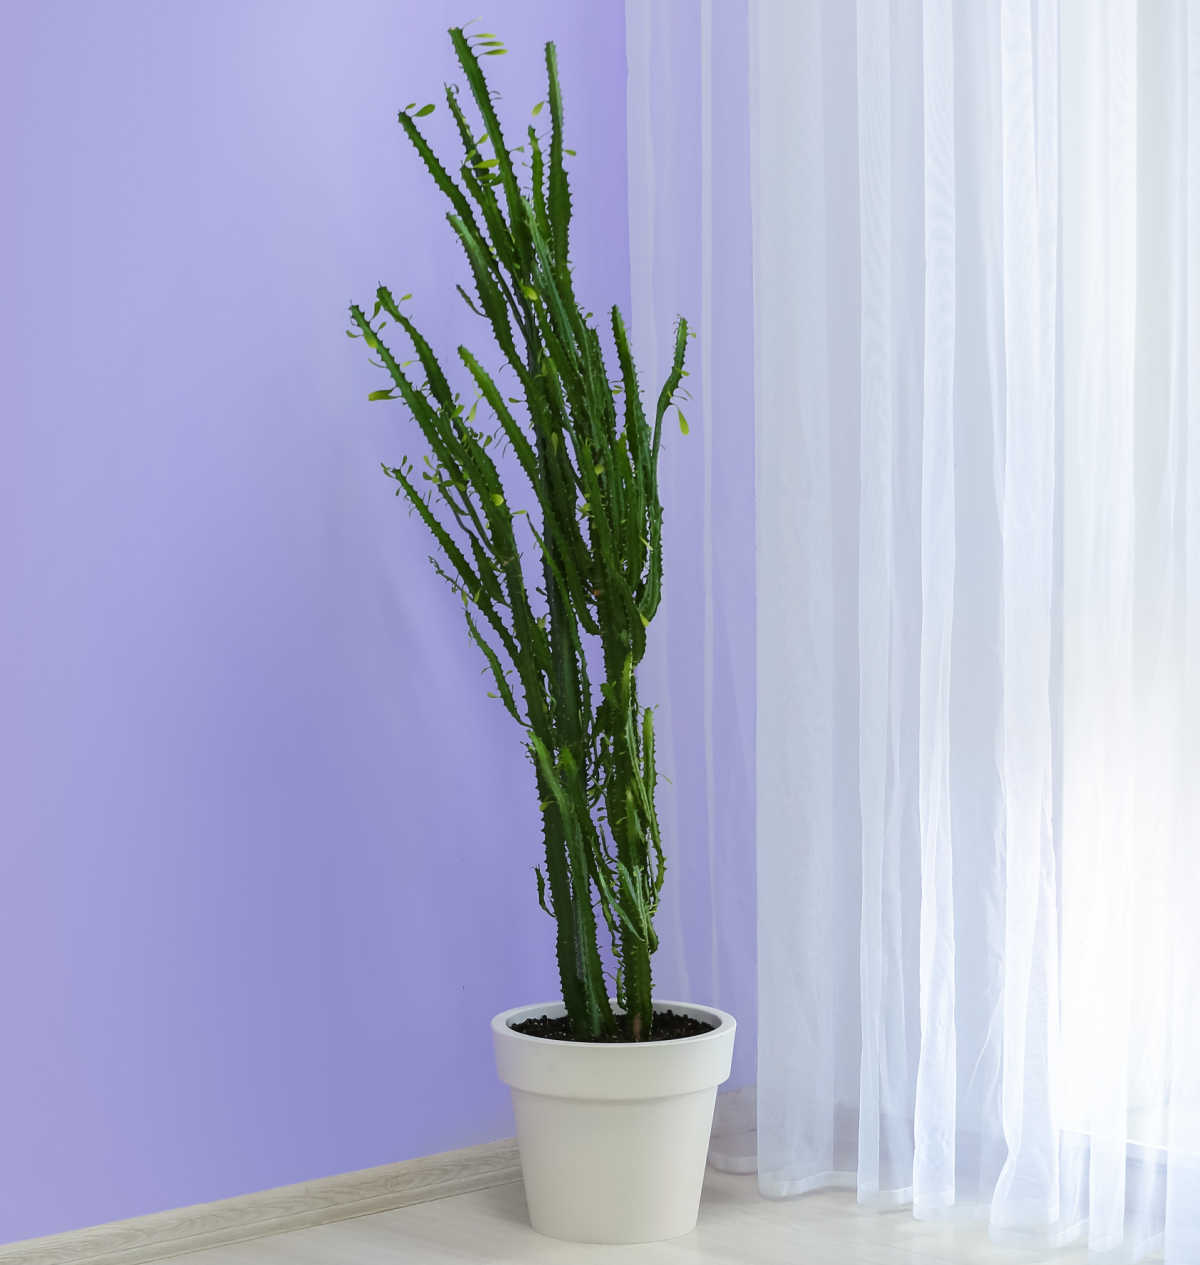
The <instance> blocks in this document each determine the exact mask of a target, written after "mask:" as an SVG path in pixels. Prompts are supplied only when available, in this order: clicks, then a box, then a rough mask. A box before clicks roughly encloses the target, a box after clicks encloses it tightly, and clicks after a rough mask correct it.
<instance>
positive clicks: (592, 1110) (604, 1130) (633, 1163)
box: [492, 1001, 736, 1243]
mask: <svg viewBox="0 0 1200 1265" xmlns="http://www.w3.org/2000/svg"><path fill="white" fill-rule="evenodd" d="M654 1009H655V1010H674V1011H676V1012H678V1013H682V1014H687V1015H693V1016H695V1017H696V1018H697V1019H702V1020H704V1021H706V1022H708V1023H711V1024H714V1025H715V1026H714V1028H713V1030H712V1031H711V1032H705V1033H702V1034H700V1035H699V1036H694V1037H683V1038H681V1039H679V1040H676V1041H646V1042H615V1043H604V1044H589V1043H586V1042H573V1041H552V1040H550V1039H548V1038H546V1037H530V1036H525V1035H524V1034H523V1033H520V1032H514V1031H513V1030H512V1028H511V1027H510V1025H511V1024H514V1023H520V1022H521V1020H523V1019H534V1018H537V1017H539V1016H541V1015H549V1016H551V1018H556V1017H558V1016H560V1015H562V1014H563V1013H564V1010H563V1005H562V1003H561V1002H550V1003H546V1004H545V1005H541V1006H518V1007H517V1008H516V1009H515V1010H506V1011H505V1012H504V1013H503V1014H500V1015H497V1016H496V1017H495V1018H494V1019H493V1020H492V1039H493V1042H494V1044H495V1048H496V1067H497V1070H498V1071H499V1073H500V1079H501V1080H502V1081H504V1083H505V1084H506V1085H508V1086H509V1087H510V1088H511V1090H512V1101H513V1114H514V1115H515V1116H516V1121H517V1142H518V1144H519V1146H520V1150H521V1171H522V1174H523V1176H524V1178H525V1198H526V1200H527V1202H528V1204H529V1220H530V1222H531V1223H532V1224H533V1228H534V1229H535V1230H537V1231H539V1232H540V1233H541V1234H547V1235H550V1236H551V1237H552V1238H556V1239H568V1240H570V1241H571V1242H574V1243H650V1242H654V1241H656V1240H658V1239H671V1238H675V1237H676V1235H680V1234H686V1233H687V1232H688V1231H689V1230H691V1229H692V1228H693V1227H694V1226H695V1224H696V1215H697V1212H698V1211H699V1207H700V1187H701V1184H702V1183H703V1181H704V1166H705V1162H706V1159H707V1156H708V1135H709V1133H710V1131H711V1129H712V1119H713V1107H714V1105H715V1103H716V1097H717V1086H718V1085H720V1084H721V1083H722V1082H723V1081H724V1080H726V1079H727V1078H728V1076H729V1065H730V1059H731V1058H732V1056H733V1034H734V1029H735V1027H736V1024H735V1023H734V1020H733V1017H732V1016H731V1015H727V1014H725V1012H724V1011H721V1010H715V1009H713V1007H711V1006H690V1005H687V1004H685V1003H681V1002H675V1001H655V1003H654Z"/></svg>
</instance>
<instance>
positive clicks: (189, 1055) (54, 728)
mask: <svg viewBox="0 0 1200 1265" xmlns="http://www.w3.org/2000/svg"><path fill="white" fill-rule="evenodd" d="M472 13H479V14H480V16H481V18H482V22H481V25H483V26H484V27H485V28H486V29H492V30H498V31H500V32H501V33H502V34H503V35H504V36H505V37H506V38H507V40H508V42H509V44H510V46H511V47H512V53H511V54H510V55H509V56H508V57H498V58H494V59H492V61H491V66H490V68H491V69H492V70H494V72H495V76H496V82H497V83H498V85H499V86H500V88H501V90H502V92H503V102H502V106H503V109H504V111H505V113H506V114H507V116H508V117H509V118H511V119H512V120H513V121H514V122H515V123H518V124H520V125H522V126H523V125H524V121H525V119H526V117H527V111H528V109H529V107H530V106H531V105H532V104H533V102H535V101H537V100H538V99H539V98H540V97H541V95H542V87H541V77H540V76H541V70H540V58H541V47H540V46H541V43H542V41H543V40H544V39H546V38H554V39H556V40H557V41H558V42H559V49H560V56H561V61H562V65H563V72H564V79H565V84H566V91H567V108H568V123H569V128H570V133H571V136H572V138H573V139H572V141H571V142H570V143H572V144H573V145H574V147H575V148H577V149H578V150H579V153H580V158H579V160H578V162H577V164H576V168H575V181H576V184H575V188H576V191H577V195H578V199H577V205H578V216H579V220H578V230H577V232H576V235H575V244H576V252H577V261H578V271H579V277H580V283H581V289H582V291H583V293H584V294H585V295H586V296H588V297H589V298H592V299H594V301H595V303H596V304H602V303H607V302H609V301H611V300H612V299H617V300H619V301H620V302H622V304H627V301H628V281H627V275H628V255H627V245H626V228H625V223H626V217H625V166H624V162H625V159H624V85H625V69H624V50H623V29H622V25H623V24H622V6H621V5H620V4H619V3H615V2H610V3H595V2H592V3H588V2H586V0H577V2H575V3H566V2H565V0H542V2H538V3H534V2H532V0H529V2H523V3H514V2H513V0H504V2H503V3H501V2H500V0H473V2H472V3H471V4H470V5H468V6H467V7H466V8H463V7H462V6H461V5H457V4H456V5H453V6H451V5H448V4H444V3H434V2H433V0H404V2H403V3H401V2H399V0H379V2H371V0H355V2H354V3H339V2H337V0H323V2H321V3H310V4H303V5H301V4H295V3H287V2H285V0H274V2H269V0H255V2H254V3H252V4H246V3H242V2H241V0H220V2H218V0H207V2H206V3H204V4H193V5H185V4H162V3H160V2H158V0H145V2H143V3H138V2H136V0H110V2H109V3H107V4H104V5H93V4H85V3H78V2H76V3H63V2H59V0H38V3H36V4H25V5H16V4H13V5H8V6H6V7H5V9H4V13H3V16H2V18H0V50H2V51H0V171H3V172H4V179H5V186H6V188H5V197H4V202H3V207H2V209H0V216H3V217H4V221H3V223H2V225H0V289H2V290H3V292H4V295H5V302H6V307H7V308H8V309H9V312H10V316H9V320H8V323H7V326H6V328H5V329H4V330H3V331H2V334H3V336H2V337H0V384H2V385H0V391H2V392H3V396H2V398H3V406H2V407H3V429H2V432H0V444H2V447H0V457H2V459H0V584H2V586H3V594H4V606H5V617H4V621H3V624H2V625H0V747H2V750H0V770H2V773H0V778H2V785H0V899H2V900H3V911H2V913H0V1015H3V1033H2V1035H0V1241H8V1240H12V1239H19V1238H24V1237H27V1236H33V1235H41V1234H48V1233H52V1232H55V1231H59V1230H65V1229H68V1228H71V1227H76V1226H82V1225H88V1224H93V1223H97V1222H103V1221H108V1220H111V1219H115V1218H122V1217H130V1216H135V1215H138V1214H141V1213H146V1212H150V1211H153V1210H156V1209H160V1208H165V1207H170V1206H175V1205H180V1204H187V1203H193V1202H197V1201H203V1200H211V1199H218V1198H222V1197H224V1196H228V1195H232V1194H236V1193H239V1192H243V1191H249V1190H255V1189H260V1188H263V1187H269V1186H274V1185H279V1184H282V1183H289V1182H295V1181H299V1180H303V1179H306V1178H313V1177H318V1176H321V1175H323V1174H328V1173H335V1172H342V1171H346V1170H351V1169H356V1168H361V1167H364V1166H366V1165H372V1164H381V1163H385V1162H388V1161H392V1160H399V1159H404V1158H406V1157H410V1156H415V1155H420V1154H424V1153H428V1152H432V1151H437V1150H441V1149H445V1148H448V1147H457V1146H463V1145H467V1144H471V1143H475V1142H480V1141H483V1140H485V1139H488V1138H494V1137H499V1136H503V1135H504V1134H506V1133H508V1132H509V1131H510V1129H511V1120H510V1116H509V1109H508V1105H507V1101H506V1098H505V1095H504V1093H503V1092H502V1091H501V1088H500V1086H499V1085H498V1084H497V1083H496V1082H495V1079H494V1073H493V1071H492V1067H491V1053H490V1048H489V1043H488V1035H487V1028H486V1020H487V1018H488V1016H489V1015H490V1014H491V1013H493V1012H494V1011H496V1010H498V1009H500V1008H501V1007H503V1006H507V1005H510V1004H516V1003H517V1002H521V1001H525V1000H529V999H531V998H538V997H549V996H551V995H553V994H554V992H555V979H554V973H553V967H552V952H551V924H550V922H549V920H547V919H545V918H543V917H541V916H535V914H534V913H533V912H532V901H533V877H532V873H531V870H530V867H531V866H532V864H533V863H534V861H535V859H536V854H537V848H538V845H537V838H538V836H537V822H536V817H535V804H534V801H533V796H532V793H531V788H530V785H529V782H530V777H529V770H528V768H527V766H526V764H525V762H524V760H523V758H522V756H521V753H520V750H519V746H518V742H517V735H516V733H515V732H514V729H513V727H512V725H511V723H510V722H509V721H508V719H507V718H506V716H505V715H504V714H503V712H502V710H501V709H500V708H499V706H498V705H496V704H495V703H493V702H492V701H491V700H489V699H487V698H486V697H485V686H484V683H483V681H482V679H481V677H480V664H479V661H478V658H477V655H476V654H475V653H474V652H473V651H472V649H471V648H470V647H469V645H468V643H467V640H466V636H465V632H464V630H463V626H462V619H461V614H460V612H459V611H458V610H457V609H456V605H455V603H454V601H453V600H452V599H451V598H450V597H449V595H448V594H447V592H446V591H445V590H444V589H443V587H442V586H441V584H440V582H439V581H437V579H436V578H435V577H434V576H433V575H432V574H431V573H430V571H429V568H428V566H427V564H426V561H425V556H426V554H427V552H428V549H427V546H426V542H425V540H424V538H423V536H422V533H421V531H420V530H419V526H418V524H416V523H415V522H412V521H410V520H409V519H408V517H407V516H406V514H405V513H404V512H403V510H402V509H401V506H400V504H399V503H398V502H397V501H395V500H394V499H393V497H392V495H391V491H390V488H389V485H388V483H387V481H386V480H385V479H384V478H383V477H382V475H381V474H380V473H379V472H378V469H377V463H378V461H379V460H380V459H383V458H389V459H395V458H398V457H399V456H400V454H401V453H402V452H403V451H404V450H405V442H404V434H405V430H404V426H403V423H402V414H401V412H400V410H399V409H398V408H397V407H396V406H392V405H379V404H373V405H368V404H367V403H366V402H365V394H366V391H367V390H368V389H370V388H371V387H372V386H375V385H378V382H377V380H376V375H375V371H374V370H372V369H370V368H369V367H368V365H367V364H366V362H365V357H364V355H363V352H362V345H361V344H360V343H357V342H350V341H349V340H347V339H346V338H345V337H343V335H342V329H343V328H344V326H345V324H346V321H345V316H344V310H345V305H346V303H347V301H348V300H350V299H351V298H356V299H359V300H367V299H369V296H370V295H371V293H372V291H373V288H374V285H375V283H376V282H377V281H379V280H385V279H386V280H388V281H389V282H391V283H393V284H394V285H395V287H397V289H398V290H400V291H407V290H411V291H413V292H414V294H415V301H414V305H413V311H414V313H416V314H417V315H418V316H419V317H420V318H421V319H423V320H424V321H425V322H426V323H427V324H428V325H429V326H430V329H431V332H432V334H433V335H434V336H435V338H436V339H437V340H438V341H439V342H440V344H441V345H443V346H444V345H447V344H448V343H449V340H452V339H453V340H457V339H458V338H460V337H466V338H469V339H470V340H473V341H474V342H476V343H477V344H480V343H481V344H484V345H486V339H484V338H483V336H482V334H481V333H480V331H479V328H478V326H477V324H476V323H475V322H474V320H473V318H471V317H469V315H468V314H467V313H466V312H465V309H463V308H462V307H461V306H460V305H459V304H458V303H457V301H456V300H452V299H451V298H450V295H451V294H452V291H451V289H450V286H451V282H452V280H457V279H460V277H461V276H462V273H463V266H462V263H461V259H460V256H459V254H458V251H457V248H456V247H455V246H454V245H453V243H452V241H451V239H450V237H449V236H448V230H447V229H446V227H445V225H444V223H443V221H442V214H443V211H442V207H441V205H440V203H439V201H438V199H437V198H436V197H435V196H433V195H432V194H431V192H430V189H429V186H428V183H427V180H426V179H425V178H424V176H423V172H422V171H421V170H420V169H419V168H418V167H417V165H416V163H415V161H414V160H413V159H412V158H411V156H410V154H409V153H408V152H407V150H406V148H405V145H404V143H403V139H402V136H401V134H400V131H399V128H398V127H397V125H396V123H395V121H394V116H395V110H396V108H397V107H398V106H399V105H402V104H403V103H404V102H406V101H409V100H413V99H417V100H421V101H424V100H431V99H434V98H435V96H436V95H437V92H438V88H439V85H440V83H441V82H442V80H443V79H444V78H446V77H450V76H452V73H453V72H452V69H451V64H450V56H449V51H448V43H447V41H446V39H445V37H444V31H445V28H446V27H447V26H448V25H449V24H450V23H451V21H454V20H459V19H460V18H462V17H463V16H469V15H470V14H472ZM443 114H444V111H443V112H439V114H437V115H435V116H434V120H435V121H437V122H438V123H439V125H440V126H439V128H438V129H435V130H438V131H439V134H440V127H441V126H444V124H445V122H446V120H445V119H444V118H443V117H442V115H443ZM430 1029H432V1032H433V1036H432V1038H431V1037H430V1035H429V1032H430Z"/></svg>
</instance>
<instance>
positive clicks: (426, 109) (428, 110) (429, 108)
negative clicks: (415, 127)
mask: <svg viewBox="0 0 1200 1265" xmlns="http://www.w3.org/2000/svg"><path fill="white" fill-rule="evenodd" d="M436 108H437V107H436V106H435V105H434V104H433V102H432V101H431V102H430V103H429V104H428V105H423V106H422V107H421V108H420V109H419V110H418V111H417V118H419V119H423V118H424V117H425V116H426V115H427V114H432V113H433V112H434V110H435V109H436Z"/></svg>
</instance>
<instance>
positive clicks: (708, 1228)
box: [178, 1171, 1086, 1265]
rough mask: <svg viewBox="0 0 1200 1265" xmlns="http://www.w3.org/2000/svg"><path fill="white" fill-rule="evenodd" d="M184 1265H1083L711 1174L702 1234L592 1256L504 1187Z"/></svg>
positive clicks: (205, 1255)
mask: <svg viewBox="0 0 1200 1265" xmlns="http://www.w3.org/2000/svg"><path fill="white" fill-rule="evenodd" d="M178 1259H179V1260H180V1261H181V1262H186V1265H402V1263H404V1262H412V1263H413V1265H426V1263H428V1265H443V1263H445V1262H458V1263H461V1262H467V1261H529V1262H535V1263H536V1262H547V1263H550V1262H553V1263H554V1265H572V1263H573V1262H576V1261H579V1262H585V1263H586V1262H591V1261H595V1262H603V1261H617V1260H620V1261H622V1262H624V1261H628V1262H631V1263H632V1262H637V1263H638V1265H641V1263H642V1262H646V1263H647V1265H659V1263H660V1262H661V1265H674V1263H676V1262H678V1263H681V1265H682V1263H685V1262H703V1261H712V1262H728V1263H729V1265H783V1263H784V1262H786V1265H844V1263H845V1262H854V1261H862V1262H866V1263H867V1265H900V1263H902V1262H903V1263H905V1265H984V1263H985V1262H997V1263H1000V1262H1007V1265H1042V1263H1043V1262H1046V1263H1050V1262H1053V1263H1054V1265H1082V1263H1083V1262H1084V1261H1086V1253H1085V1252H1084V1251H1082V1250H1081V1249H1073V1250H1070V1251H1058V1252H1054V1253H1047V1252H1041V1251H1028V1250H1021V1249H1014V1248H1011V1247H1007V1246H1006V1247H1003V1248H1001V1247H996V1246H994V1245H993V1244H992V1243H990V1242H989V1240H988V1238H987V1235H986V1233H985V1232H983V1231H982V1230H979V1229H976V1228H974V1227H970V1226H965V1225H955V1224H949V1223H946V1222H928V1221H915V1220H914V1219H913V1218H912V1216H911V1214H910V1213H909V1212H907V1211H895V1212H883V1213H880V1212H869V1211H865V1210H862V1209H860V1208H859V1207H858V1205H857V1204H856V1202H855V1199H854V1196H853V1194H851V1193H849V1192H846V1191H824V1192H820V1193H816V1194H811V1195H802V1196H799V1197H798V1198H795V1199H788V1200H768V1199H763V1198H761V1197H760V1196H759V1194H758V1192H757V1189H756V1186H755V1182H754V1179H753V1178H752V1177H733V1176H729V1175H728V1174H724V1173H714V1172H711V1171H710V1172H709V1174H708V1178H707V1181H706V1184H705V1194H704V1204H703V1206H702V1208H701V1211H700V1224H699V1226H698V1227H697V1228H696V1229H695V1231H693V1232H692V1233H691V1234H688V1235H685V1236H684V1237H683V1238H681V1239H673V1240H671V1241H669V1242H666V1243H650V1244H644V1245H639V1246H636V1247H594V1246H590V1245H576V1244H569V1243H560V1242H558V1241H556V1240H554V1239H546V1238H543V1237H542V1236H541V1235H538V1234H535V1233H534V1232H533V1231H532V1230H531V1229H530V1228H529V1224H528V1222H527V1221H526V1218H525V1200H524V1195H523V1193H522V1190H521V1186H520V1185H519V1184H516V1183H509V1184H507V1185H503V1186H493V1187H491V1188H490V1189H488V1190H478V1191H474V1192H472V1193H470V1194H466V1195H454V1196H452V1197H450V1198H448V1199H439V1200H435V1201H433V1202H431V1203H423V1204H415V1205H413V1206H411V1207H408V1208H399V1209H397V1210H395V1211H394V1212H379V1213H374V1214H372V1215H371V1216H366V1217H359V1218H357V1219H355V1220H352V1221H340V1222H337V1223H335V1224H332V1225H323V1226H316V1227H314V1228H312V1229H308V1230H296V1231H294V1232H292V1233H290V1234H280V1235H276V1236H275V1237H273V1238H266V1239H254V1240H253V1241H251V1242H247V1243H238V1244H233V1245H231V1246H229V1247H219V1248H210V1249H209V1250H207V1251H204V1252H196V1253H193V1254H191V1255H189V1256H186V1257H181V1258H178Z"/></svg>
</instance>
